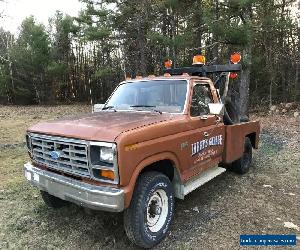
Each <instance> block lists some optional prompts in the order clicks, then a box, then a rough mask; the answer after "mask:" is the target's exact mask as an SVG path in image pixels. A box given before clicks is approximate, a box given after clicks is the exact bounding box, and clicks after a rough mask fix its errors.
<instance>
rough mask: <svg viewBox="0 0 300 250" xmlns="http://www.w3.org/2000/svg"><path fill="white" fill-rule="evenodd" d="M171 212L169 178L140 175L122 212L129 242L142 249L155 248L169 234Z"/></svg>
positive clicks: (151, 174)
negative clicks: (127, 205)
mask: <svg viewBox="0 0 300 250" xmlns="http://www.w3.org/2000/svg"><path fill="white" fill-rule="evenodd" d="M173 211H174V192H173V186H172V184H171V182H170V180H169V178H168V177H167V176H165V175H163V174H161V173H159V172H146V173H144V174H142V175H141V176H140V177H139V179H138V181H137V184H136V187H135V190H134V193H133V197H132V200H131V204H130V206H129V208H128V209H126V210H125V212H124V227H125V232H126V234H127V236H128V238H129V239H130V240H131V241H132V242H133V243H134V244H136V245H138V246H140V247H143V248H151V247H153V246H155V245H157V244H158V243H159V242H161V241H162V240H163V239H164V238H165V237H166V235H167V233H168V230H169V228H170V225H171V221H172V219H173V213H174V212H173Z"/></svg>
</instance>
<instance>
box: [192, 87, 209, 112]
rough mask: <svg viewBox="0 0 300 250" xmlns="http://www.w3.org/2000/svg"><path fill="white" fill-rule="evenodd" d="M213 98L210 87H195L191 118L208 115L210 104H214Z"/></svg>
mask: <svg viewBox="0 0 300 250" xmlns="http://www.w3.org/2000/svg"><path fill="white" fill-rule="evenodd" d="M212 102H213V100H212V96H211V92H210V88H209V85H203V84H197V85H195V86H194V89H193V95H192V103H191V109H190V112H191V116H193V117H195V116H201V115H208V114H209V108H208V104H209V103H212Z"/></svg>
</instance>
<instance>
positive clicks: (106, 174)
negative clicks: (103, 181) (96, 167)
mask: <svg viewBox="0 0 300 250" xmlns="http://www.w3.org/2000/svg"><path fill="white" fill-rule="evenodd" d="M100 175H101V177H104V178H107V179H111V180H114V179H115V174H114V172H113V171H111V170H100Z"/></svg>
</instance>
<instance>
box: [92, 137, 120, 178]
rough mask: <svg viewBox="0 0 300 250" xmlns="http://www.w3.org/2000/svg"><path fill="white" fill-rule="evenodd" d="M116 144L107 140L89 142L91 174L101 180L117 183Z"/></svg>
mask: <svg viewBox="0 0 300 250" xmlns="http://www.w3.org/2000/svg"><path fill="white" fill-rule="evenodd" d="M116 157H117V150H116V144H114V143H107V142H91V143H90V163H91V166H90V167H91V170H92V173H93V176H94V177H95V178H97V179H100V180H101V181H108V182H111V183H118V181H119V175H118V165H117V163H116Z"/></svg>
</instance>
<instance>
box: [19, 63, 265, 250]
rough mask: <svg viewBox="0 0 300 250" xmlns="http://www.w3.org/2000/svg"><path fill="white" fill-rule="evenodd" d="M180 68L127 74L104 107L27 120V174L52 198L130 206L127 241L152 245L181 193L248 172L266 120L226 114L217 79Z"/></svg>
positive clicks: (54, 202)
mask: <svg viewBox="0 0 300 250" xmlns="http://www.w3.org/2000/svg"><path fill="white" fill-rule="evenodd" d="M198 68H199V69H200V67H198ZM233 68H234V67H233ZM233 68H230V70H233ZM212 70H213V71H216V72H221V71H226V69H225V68H222V67H221V68H220V67H219V68H218V67H217V68H216V67H214V68H213V69H212ZM183 71H187V73H189V70H188V69H182V70H177V71H176V70H171V69H170V70H167V71H166V72H167V73H166V74H165V75H164V76H161V77H154V76H150V77H148V78H139V79H133V80H131V79H128V80H126V81H124V82H122V83H121V84H119V86H118V87H117V88H116V90H115V91H114V92H113V94H112V95H111V97H110V98H109V99H108V101H107V102H106V103H105V104H104V105H96V106H95V107H96V108H98V112H93V113H91V114H85V115H82V116H79V117H74V118H68V119H62V120H56V121H51V122H42V123H39V124H37V125H34V126H32V127H31V128H29V129H28V131H27V135H26V139H27V147H28V151H29V155H30V157H31V160H32V161H31V163H26V164H25V165H24V170H25V177H26V178H27V180H28V181H29V182H30V183H31V184H33V185H34V186H37V187H38V188H39V189H40V190H41V196H42V198H43V200H44V201H45V203H46V204H47V205H49V206H50V207H53V208H59V207H61V206H64V205H67V204H68V202H72V203H75V204H78V205H80V206H83V207H87V208H90V209H95V210H105V211H110V212H121V211H124V225H125V231H126V233H127V235H128V237H129V239H130V240H131V241H132V242H134V243H135V244H137V245H138V246H141V247H145V248H149V247H152V246H154V245H156V244H158V243H159V242H160V241H161V240H162V239H163V238H164V237H165V236H166V234H167V232H168V229H169V228H170V224H171V221H172V218H173V214H174V202H175V198H179V199H184V197H185V196H186V195H187V194H188V193H190V192H191V191H193V190H195V189H196V188H198V187H199V186H201V185H203V184H204V183H206V182H207V181H209V180H211V179H213V178H214V177H216V176H218V175H220V174H221V173H223V172H224V171H226V170H227V169H231V170H234V171H236V172H238V173H240V174H243V173H246V172H247V171H248V170H249V167H250V165H251V160H252V148H257V147H258V140H259V132H260V125H259V122H258V121H251V122H229V123H228V122H225V121H224V119H225V118H224V117H225V116H224V104H223V103H222V101H221V98H220V96H219V91H218V89H217V88H216V87H215V85H214V83H213V82H212V81H211V79H210V78H207V77H203V75H204V74H196V73H195V72H196V71H197V70H196V71H195V69H192V70H190V74H187V73H184V72H183ZM227 71H228V72H229V70H227ZM201 72H202V73H203V70H202V69H201ZM95 111H96V110H95Z"/></svg>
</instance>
